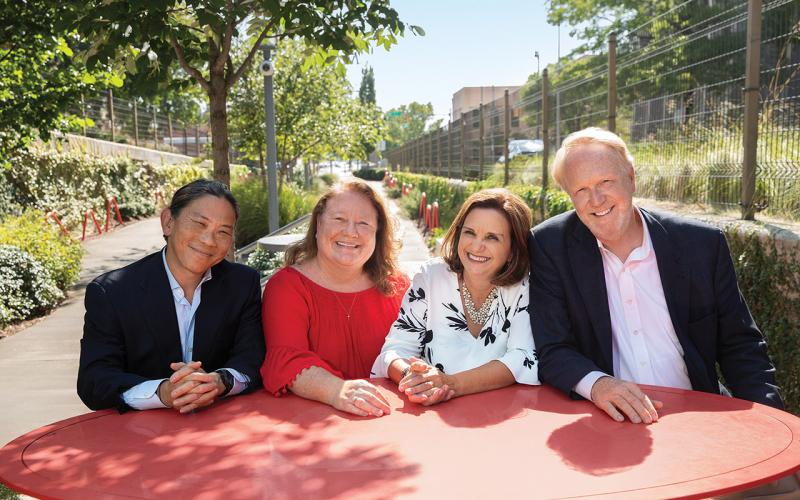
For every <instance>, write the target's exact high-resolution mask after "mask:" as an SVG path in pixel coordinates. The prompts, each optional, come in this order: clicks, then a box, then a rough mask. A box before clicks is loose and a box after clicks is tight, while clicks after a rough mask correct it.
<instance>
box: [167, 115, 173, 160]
mask: <svg viewBox="0 0 800 500" xmlns="http://www.w3.org/2000/svg"><path fill="white" fill-rule="evenodd" d="M167 131H168V132H169V150H170V152H171V151H172V113H170V112H169V111H168V112H167Z"/></svg>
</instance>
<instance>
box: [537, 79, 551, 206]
mask: <svg viewBox="0 0 800 500" xmlns="http://www.w3.org/2000/svg"><path fill="white" fill-rule="evenodd" d="M549 92H550V80H549V79H548V78H547V68H545V69H544V70H542V192H541V193H540V200H539V202H540V203H539V205H540V206H539V213H540V215H541V217H542V220H544V219H545V217H546V216H547V214H546V211H545V205H546V204H547V184H548V180H549V173H548V171H547V160H548V158H547V157H548V155H549V154H550V137H549V135H550V134H549V132H550V131H549V130H548V122H549V121H550V120H549V114H550V99H549V97H548V95H547V94H548V93H549Z"/></svg>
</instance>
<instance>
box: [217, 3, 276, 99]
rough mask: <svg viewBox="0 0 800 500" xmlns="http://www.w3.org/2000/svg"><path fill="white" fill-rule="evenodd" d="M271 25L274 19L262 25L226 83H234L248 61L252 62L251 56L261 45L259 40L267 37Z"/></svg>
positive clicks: (247, 66) (242, 72) (248, 63)
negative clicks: (262, 27) (237, 67)
mask: <svg viewBox="0 0 800 500" xmlns="http://www.w3.org/2000/svg"><path fill="white" fill-rule="evenodd" d="M273 26H275V20H274V19H273V20H272V21H270V22H269V24H267V25H266V26H265V27H264V30H263V31H262V32H261V34H260V35H258V38H257V39H256V41H255V43H253V46H252V47H250V52H248V53H247V57H245V59H244V61H243V62H242V65H241V66H239V69H238V70H236V72H235V73H234V74H233V75H231V76H230V77H229V78H227V79H226V83H227V84H228V85H233V84H235V83H236V81H237V80H239V78H241V76H242V75H243V74H244V72H245V71H247V68H249V67H250V63H252V62H253V57H255V55H256V52H258V49H259V47H261V42H263V41H264V38H266V37H267V33H269V30H271V29H272V27H273Z"/></svg>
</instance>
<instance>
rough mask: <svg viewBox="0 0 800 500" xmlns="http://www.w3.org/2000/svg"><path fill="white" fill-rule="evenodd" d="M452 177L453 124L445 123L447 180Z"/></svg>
mask: <svg viewBox="0 0 800 500" xmlns="http://www.w3.org/2000/svg"><path fill="white" fill-rule="evenodd" d="M451 177H453V122H451V121H448V123H447V178H448V179H450V178H451Z"/></svg>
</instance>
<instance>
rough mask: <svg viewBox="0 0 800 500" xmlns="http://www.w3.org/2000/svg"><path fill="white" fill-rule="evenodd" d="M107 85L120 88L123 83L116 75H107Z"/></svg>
mask: <svg viewBox="0 0 800 500" xmlns="http://www.w3.org/2000/svg"><path fill="white" fill-rule="evenodd" d="M108 83H109V84H110V85H113V86H114V87H117V88H119V87H122V85H124V84H125V81H124V80H123V79H122V78H120V77H119V76H118V75H109V77H108Z"/></svg>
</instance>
